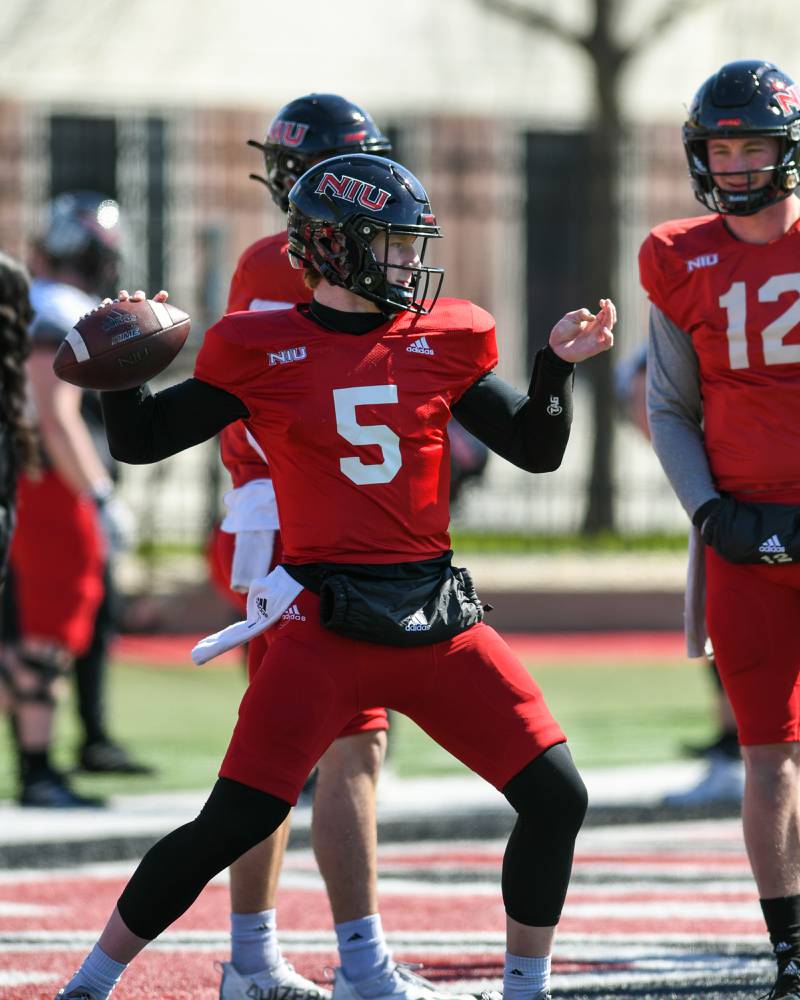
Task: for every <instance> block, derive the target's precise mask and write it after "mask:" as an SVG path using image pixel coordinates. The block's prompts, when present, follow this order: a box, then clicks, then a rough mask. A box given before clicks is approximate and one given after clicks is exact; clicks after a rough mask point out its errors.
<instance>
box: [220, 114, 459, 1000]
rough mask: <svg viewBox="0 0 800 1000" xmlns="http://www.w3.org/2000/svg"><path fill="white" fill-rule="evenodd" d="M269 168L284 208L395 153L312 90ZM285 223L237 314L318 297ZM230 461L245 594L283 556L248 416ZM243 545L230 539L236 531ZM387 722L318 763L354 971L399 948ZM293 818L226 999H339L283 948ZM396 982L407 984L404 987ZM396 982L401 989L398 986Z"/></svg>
mask: <svg viewBox="0 0 800 1000" xmlns="http://www.w3.org/2000/svg"><path fill="white" fill-rule="evenodd" d="M251 145H253V146H255V147H256V148H258V149H260V150H261V151H262V152H263V154H264V167H265V176H264V177H263V178H261V177H259V178H257V179H258V180H261V181H262V182H263V183H264V184H265V185H266V187H267V189H268V190H269V192H270V194H271V196H272V199H273V201H274V202H275V204H276V205H278V207H279V208H280V209H281V210H282V211H283V212H286V211H287V210H288V207H289V199H288V195H289V191H290V190H291V188H292V186H293V185H294V183H295V181H296V180H297V178H298V177H299V176H300V174H302V173H303V172H304V171H305V170H306V169H307V168H308V167H310V166H312V165H313V164H314V163H317V162H319V161H320V160H324V159H326V158H328V157H330V156H333V155H335V154H337V153H347V152H370V153H376V154H388V153H390V152H391V146H390V143H389V140H388V139H387V138H386V136H385V135H383V133H382V132H381V131H380V129H379V128H378V127H377V126H376V125H375V123H374V122H373V120H372V119H371V118H370V116H369V115H368V114H367V113H366V112H365V111H363V110H362V109H361V108H360V107H358V105H355V104H353V103H352V102H351V101H348V100H346V99H345V98H343V97H340V96H338V95H336V94H309V95H307V96H304V97H299V98H297V99H296V100H294V101H290V102H289V104H287V105H286V106H285V107H283V108H282V109H281V110H280V111H279V112H278V113H277V115H276V116H275V118H274V119H273V120H272V122H271V123H270V125H269V126H268V128H267V134H266V137H265V139H264V142H263V143H257V142H251ZM287 246H288V243H287V234H286V230H285V229H284V230H283V231H281V232H279V233H275V234H274V235H273V236H267V237H265V238H264V239H261V240H258V241H257V242H256V243H254V244H253V245H252V246H250V247H248V248H247V249H246V250H245V251H244V253H243V254H242V255H241V257H240V258H239V262H238V264H237V267H236V271H235V273H234V275H233V279H232V281H231V287H230V293H229V297H228V309H227V311H228V312H237V311H240V310H251V309H255V310H270V311H271V310H276V309H285V308H287V307H288V306H291V305H294V304H296V303H299V302H308V301H309V300H310V299H311V290H310V288H309V287H308V286H307V285H306V283H305V282H304V281H303V274H302V271H298V270H297V269H295V268H292V267H291V265H290V263H289V259H288V256H287ZM220 447H221V452H222V459H223V462H224V463H225V466H226V468H227V469H228V471H229V472H230V475H231V479H232V482H233V487H234V489H233V490H232V491H231V492H230V493H228V494H227V495H226V498H225V499H226V506H227V507H228V515H227V517H226V518H225V520H224V521H223V524H222V531H221V532H220V533H218V534H217V536H216V540H215V547H216V550H217V553H218V555H219V556H221V558H219V562H220V563H222V565H223V566H224V573H225V579H226V580H227V581H229V586H230V587H231V589H232V590H233V591H235V592H238V595H237V596H240V599H241V601H242V610H244V604H245V602H244V596H243V595H244V594H246V593H247V591H248V589H249V586H250V583H251V582H252V581H253V580H254V579H256V578H258V577H263V576H265V575H266V574H267V573H268V571H269V570H270V569H271V568H272V566H273V565H275V564H276V563H277V562H278V561H279V559H280V555H281V542H280V536H279V534H278V528H279V524H278V513H277V506H276V503H275V491H274V489H273V487H272V480H271V478H270V472H269V466H268V464H267V462H266V459H265V457H264V453H263V451H262V450H261V448H260V447H259V445H258V443H257V441H256V440H255V438H254V437H253V435H252V434H251V433H250V432H249V431H248V430H247V428H246V427H245V425H244V423H243V422H242V421H238V422H236V423H233V424H229V425H228V426H227V427H225V428H223V430H222V432H221V434H220ZM231 539H232V540H233V544H232V545H231V544H230V540H231ZM267 635H268V633H262V634H261V635H259V636H255V637H254V638H253V639H252V641H251V642H250V643H249V648H248V672H249V675H250V677H251V678H252V677H253V676H254V674H255V671H256V670H257V668H258V665H259V664H260V662H261V660H262V658H263V656H264V653H265V651H266V641H267ZM387 726H388V721H387V717H386V710H385V709H383V708H369V707H367V708H365V709H364V710H363V711H360V712H358V713H357V714H356V715H355V716H354V717H353V718H352V719H351V720H349V722H348V723H347V725H346V726H345V728H344V729H343V731H342V733H341V735H340V737H339V739H337V740H335V741H334V743H333V744H332V745H331V746H330V748H329V749H328V750H327V751H326V752H325V753H324V754H323V756H322V757H321V759H320V761H319V765H318V768H319V772H318V773H319V777H318V781H317V785H316V788H315V792H314V811H313V818H312V843H313V846H314V852H315V855H316V857H317V862H318V864H319V868H320V872H321V873H322V876H323V878H324V880H325V885H326V888H327V891H328V897H329V900H330V904H331V911H332V913H333V919H334V929H335V932H336V937H337V942H338V946H339V951H340V957H341V965H342V972H343V974H344V975H345V976H346V977H347V978H348V979H350V980H354V981H356V980H366V979H372V978H374V977H375V976H376V975H377V974H378V973H379V972H380V970H381V968H382V967H383V966H384V965H385V963H386V961H387V958H388V955H389V949H388V945H387V943H386V938H385V935H384V932H383V928H382V926H381V920H380V915H379V913H378V889H377V862H376V852H377V836H376V821H375V792H376V785H377V780H378V773H379V770H380V766H381V763H382V761H383V758H384V755H385V752H386V728H387ZM288 833H289V820H288V819H287V821H286V822H285V823H284V824H283V825H282V826H281V827H280V829H279V830H277V831H276V832H275V833H274V834H273V835H272V836H271V837H270V838H268V840H266V841H264V843H263V844H261V845H259V846H258V847H255V848H253V850H251V851H249V852H248V853H247V854H246V855H244V856H243V857H242V858H240V859H239V860H238V861H236V862H235V863H234V864H233V865H232V866H231V872H230V891H231V910H232V914H231V951H232V954H231V962H230V963H224V965H223V977H222V983H221V987H220V998H221V1000H249V997H251V996H252V993H253V990H254V989H258V990H260V991H262V992H263V993H266V992H267V991H268V990H270V989H272V988H275V987H289V988H291V989H292V991H293V993H292V996H293V997H294V998H295V1000H302V998H303V996H306V997H308V998H309V1000H313V998H314V997H322V998H324V997H327V996H329V994H328V992H327V991H326V990H322V989H320V988H319V987H317V986H316V985H315V984H314V983H312V982H310V981H309V980H308V979H305V978H304V977H303V976H301V975H300V974H299V973H298V972H297V971H295V970H294V969H293V968H292V967H291V966H290V965H288V963H287V962H285V961H284V960H283V959H282V957H281V954H280V949H279V946H278V940H277V926H276V925H277V921H276V911H275V902H276V893H277V887H278V876H279V874H280V869H281V864H282V860H283V853H284V849H285V846H286V840H287V837H288ZM393 985H396V984H393ZM401 987H402V989H401V992H407V991H408V990H409V989H413V990H414V995H415V997H417V998H419V1000H423V998H425V1000H436V998H438V997H440V996H441V993H440V992H439V991H437V990H436V989H435V988H434V987H433V986H430V985H427V984H425V983H423V981H422V980H421V979H420V978H419V977H414V979H413V981H409V980H403V982H402V984H401ZM396 992H397V990H394V989H393V990H392V993H393V994H395V993H396Z"/></svg>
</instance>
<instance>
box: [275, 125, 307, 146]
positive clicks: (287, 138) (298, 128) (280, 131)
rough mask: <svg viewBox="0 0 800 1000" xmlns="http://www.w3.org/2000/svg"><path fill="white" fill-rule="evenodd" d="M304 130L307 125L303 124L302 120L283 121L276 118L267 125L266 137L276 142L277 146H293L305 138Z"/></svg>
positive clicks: (305, 130)
mask: <svg viewBox="0 0 800 1000" xmlns="http://www.w3.org/2000/svg"><path fill="white" fill-rule="evenodd" d="M306 132H308V125H303V124H302V122H285V121H281V119H280V118H276V119H275V121H274V122H273V123H272V124H271V125H270V127H269V132H267V139H268V141H269V142H277V143H278V145H279V146H291V147H295V146H299V145H300V143H301V142H302V141H303V139H305V137H306Z"/></svg>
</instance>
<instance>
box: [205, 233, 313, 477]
mask: <svg viewBox="0 0 800 1000" xmlns="http://www.w3.org/2000/svg"><path fill="white" fill-rule="evenodd" d="M287 245H288V243H287V238H286V231H285V230H284V231H283V232H281V233H275V235H274V236H266V237H264V239H261V240H258V241H257V242H256V243H253V244H252V246H249V247H248V248H247V249H246V250H245V251H244V253H243V254H242V255H241V257H240V258H239V262H238V264H237V265H236V270H235V272H234V275H233V278H232V280H231V287H230V293H229V295H228V308H227V311H228V312H229V313H230V312H241V311H244V310H247V309H263V310H273V309H285V308H286V307H287V306H292V305H295V304H296V303H298V302H310V301H311V291H310V290H309V289H308V288H307V287H306V285H305V283H304V282H303V273H302V271H296V270H294V268H292V267H291V266H290V264H289V260H288V258H287V255H286V248H287ZM219 449H220V455H221V457H222V462H223V464H224V466H225V468H226V469H227V470H228V472H229V473H230V476H231V480H232V482H233V485H234V487H239V486H244V485H245V484H246V483H249V482H250V481H251V480H253V479H263V478H265V477H267V476H269V469H268V468H267V466H266V464H265V463H264V460H263V458H262V457H261V456H260V455H259V454H258V453H257V452H256V451H255V450H254V449H253V447H252V444H251V442H250V441H249V440H248V437H247V434H246V431H245V427H244V424H242V423H241V421H238V422H237V423H235V424H229V426H228V427H226V428H224V430H223V431H222V433H221V434H220V436H219Z"/></svg>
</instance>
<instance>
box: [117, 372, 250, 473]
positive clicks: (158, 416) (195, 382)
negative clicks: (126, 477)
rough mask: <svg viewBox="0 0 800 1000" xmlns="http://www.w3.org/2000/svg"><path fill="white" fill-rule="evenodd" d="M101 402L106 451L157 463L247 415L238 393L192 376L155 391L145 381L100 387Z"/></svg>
mask: <svg viewBox="0 0 800 1000" xmlns="http://www.w3.org/2000/svg"><path fill="white" fill-rule="evenodd" d="M100 401H101V403H102V406H103V419H104V420H105V425H106V436H107V437H108V446H109V448H110V449H111V454H112V455H113V456H114V458H116V459H117V460H118V461H120V462H128V463H129V464H130V465H143V464H145V463H147V462H158V461H160V460H161V459H162V458H167V457H168V456H169V455H174V454H176V452H179V451H184V450H185V449H186V448H191V447H192V446H193V445H195V444H200V442H201V441H207V440H208V439H209V438H212V437H214V435H215V434H218V433H219V432H220V431H221V430H222V428H223V427H225V426H227V425H228V424H231V423H233V422H234V421H235V420H241V419H243V418H244V417H248V416H249V412H248V410H247V407H246V406H245V405H244V403H243V402H242V401H241V400H240V399H239V398H238V397H237V396H234V395H233V394H232V393H230V392H226V391H225V390H224V389H217V388H216V387H215V386H213V385H209V384H208V383H207V382H201V381H200V380H199V379H196V378H189V379H186V381H185V382H180V383H179V384H178V385H172V386H170V387H169V388H168V389H163V390H162V391H161V392H157V393H155V395H154V394H153V393H152V392H151V391H150V387H149V386H147V385H142V386H139V388H138V389H128V390H125V391H123V392H101V393H100Z"/></svg>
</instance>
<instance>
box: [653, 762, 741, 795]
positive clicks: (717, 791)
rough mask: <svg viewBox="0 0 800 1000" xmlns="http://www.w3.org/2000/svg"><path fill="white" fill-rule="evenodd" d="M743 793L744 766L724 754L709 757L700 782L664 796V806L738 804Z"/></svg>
mask: <svg viewBox="0 0 800 1000" xmlns="http://www.w3.org/2000/svg"><path fill="white" fill-rule="evenodd" d="M743 792H744V765H743V764H742V762H741V760H737V759H735V758H733V757H729V756H727V755H726V754H721V753H715V754H712V755H710V756H709V761H708V769H707V770H706V773H705V774H704V775H703V777H702V778H701V779H700V781H699V782H698V783H697V784H696V785H693V786H692V787H691V788H688V789H687V790H686V791H685V792H673V793H672V794H671V795H665V796H664V805H665V806H676V807H678V808H687V807H690V806H705V805H711V804H712V803H715V802H740V801H741V799H742V793H743Z"/></svg>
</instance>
